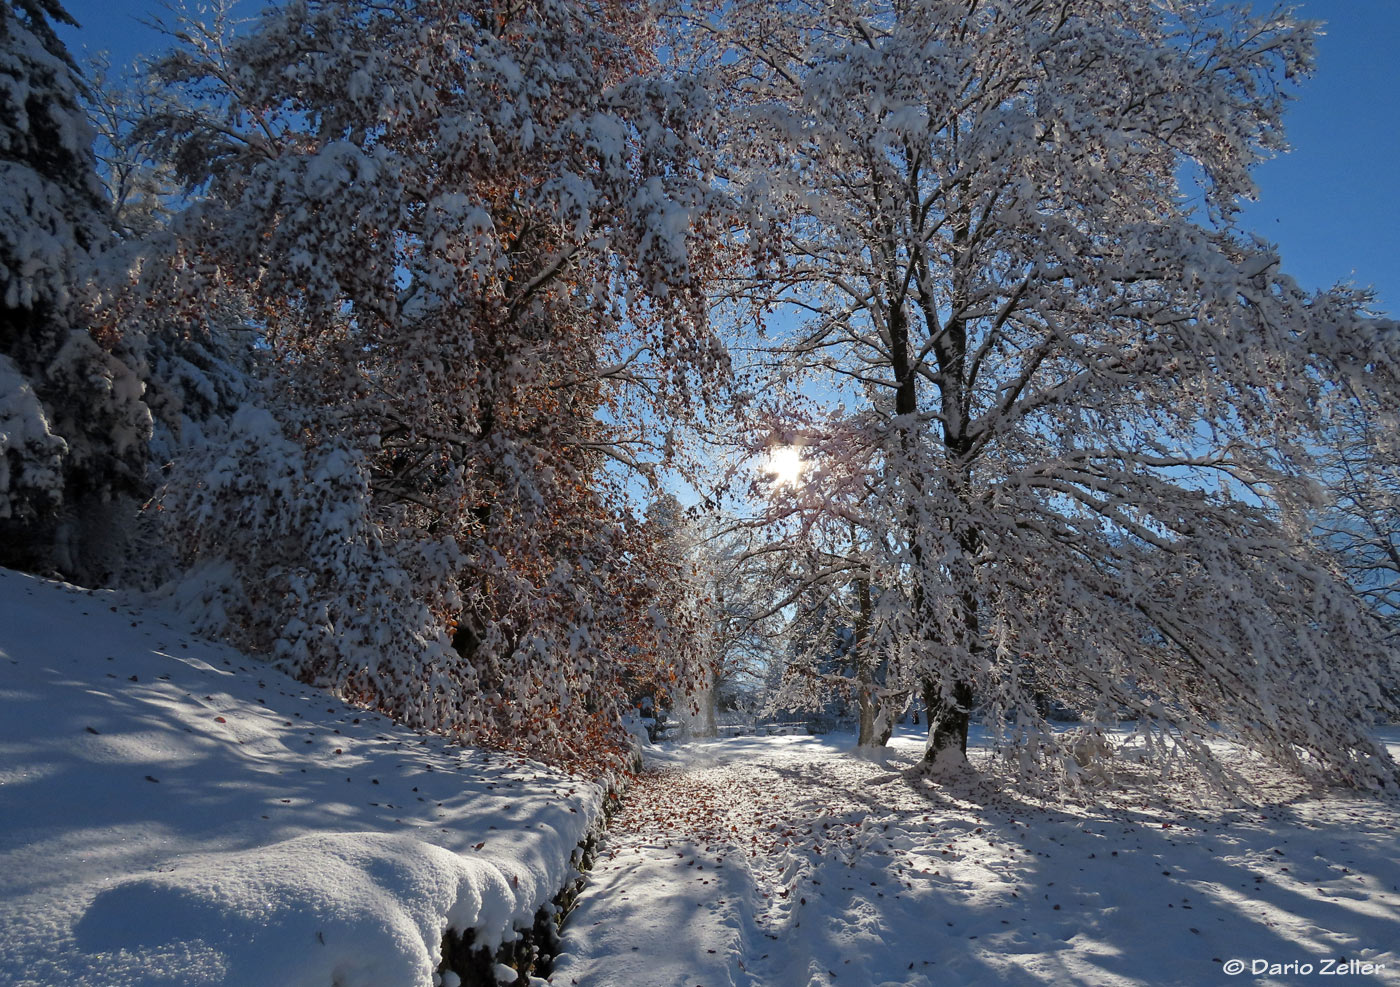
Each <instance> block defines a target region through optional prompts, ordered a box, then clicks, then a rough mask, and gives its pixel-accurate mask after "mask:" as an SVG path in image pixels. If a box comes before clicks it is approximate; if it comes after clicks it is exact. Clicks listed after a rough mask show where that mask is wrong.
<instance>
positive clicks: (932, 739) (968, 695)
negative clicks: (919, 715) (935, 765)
mask: <svg viewBox="0 0 1400 987" xmlns="http://www.w3.org/2000/svg"><path fill="white" fill-rule="evenodd" d="M923 694H924V705H925V706H927V707H928V748H927V749H926V750H925V751H924V760H925V761H927V762H930V763H931V762H933V761H936V760H938V756H939V755H940V754H942V753H943V752H944V751H947V750H951V749H952V748H954V747H956V748H957V749H958V751H959V752H960V753H961V754H963V755H964V756H966V755H967V728H968V724H969V722H970V714H971V711H972V686H971V684H969V683H967V682H961V681H959V682H954V683H953V689H952V696H951V697H949V698H944V696H943V690H942V688H941V686H940V685H939V683H937V682H934V681H930V680H925V682H924V684H923Z"/></svg>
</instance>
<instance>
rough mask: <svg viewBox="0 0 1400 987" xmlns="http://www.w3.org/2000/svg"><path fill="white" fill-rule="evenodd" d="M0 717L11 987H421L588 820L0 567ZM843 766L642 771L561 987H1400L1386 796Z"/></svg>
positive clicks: (577, 918) (838, 743) (731, 748)
mask: <svg viewBox="0 0 1400 987" xmlns="http://www.w3.org/2000/svg"><path fill="white" fill-rule="evenodd" d="M0 700H3V705H0V711H3V715H0V985H5V987H19V985H24V987H38V985H43V987H57V985H64V987H70V985H94V987H95V985H103V987H114V985H136V984H142V985H171V987H173V985H182V987H184V985H189V987H195V985H200V984H229V985H248V987H253V985H257V987H296V985H308V987H311V985H314V987H410V985H428V984H431V983H433V980H434V977H433V968H434V966H435V964H436V959H437V949H438V943H439V941H440V939H441V935H442V931H443V929H444V928H447V927H448V926H451V927H453V928H457V929H467V928H472V929H475V930H477V932H478V935H479V939H480V941H484V942H485V943H487V944H494V943H496V942H499V941H501V940H502V939H503V938H505V937H508V936H509V935H511V932H510V930H511V929H512V928H514V927H518V926H521V925H528V924H529V923H530V921H531V919H532V918H533V916H534V913H535V912H536V910H537V909H538V908H539V907H540V906H541V905H543V904H544V903H545V902H547V901H548V900H549V898H550V897H551V896H552V895H553V894H554V892H555V891H556V890H557V889H558V888H559V887H560V886H562V885H563V884H564V883H565V882H566V880H567V879H568V877H569V876H570V874H571V870H570V860H571V856H572V854H573V851H574V849H575V846H576V845H577V843H578V841H579V840H580V839H581V838H583V837H584V835H585V834H586V832H587V831H588V829H589V827H590V825H591V824H592V823H593V822H594V821H595V819H596V818H597V814H598V812H599V807H600V801H601V793H600V791H599V790H598V788H597V787H596V786H593V785H589V784H583V783H580V782H578V781H576V780H574V779H571V778H568V777H565V776H561V775H558V774H556V773H553V772H551V771H549V770H548V769H545V768H543V767H541V766H539V765H537V764H534V763H532V762H528V761H524V760H521V759H519V758H512V757H507V756H504V755H499V754H487V753H485V752H481V751H476V750H471V749H466V748H461V747H454V746H451V745H448V744H446V743H444V742H442V741H439V740H436V739H430V738H424V737H421V736H419V735H417V734H413V733H409V732H407V731H403V730H400V729H399V728H396V727H394V726H393V725H391V724H390V723H389V722H388V721H386V720H384V719H383V718H381V717H378V716H375V715H373V714H368V713H365V712H363V711H360V710H356V709H353V708H350V707H346V706H343V705H341V704H339V703H337V702H335V701H334V700H331V699H329V698H328V697H327V696H326V695H324V694H322V693H319V692H315V691H311V690H307V689H304V688H302V687H301V686H299V685H297V684H296V683H294V682H292V681H290V680H289V679H287V678H285V677H283V676H281V675H279V674H278V673H276V672H275V671H273V670H272V669H271V668H269V667H268V666H266V665H263V664H260V663H257V662H255V661H253V660H250V659H248V658H246V657H244V656H242V655H240V654H238V653H237V652H234V651H232V650H229V649H227V648H223V647H220V646H217V645H211V644H209V643H207V642H204V641H201V640H199V639H198V638H196V637H194V636H192V635H190V634H189V633H187V632H186V631H185V630H183V629H182V627H181V625H180V622H179V621H178V620H176V619H174V618H170V617H162V616H161V615H159V614H155V613H142V612H138V611H135V610H132V609H130V608H129V607H127V606H126V605H124V604H123V602H122V599H121V598H120V597H117V596H113V595H111V594H106V593H91V592H86V591H82V590H74V589H69V588H65V587H61V586H57V585H54V584H51V583H46V582H44V581H42V580H37V579H32V578H28V577H24V576H19V575H16V574H13V573H7V572H4V571H0ZM1392 739H1393V740H1397V739H1400V736H1393V737H1392ZM851 743H852V742H851V738H849V737H840V736H836V737H831V738H823V739H817V738H807V737H773V738H737V739H732V740H725V741H715V742H706V743H698V744H691V745H685V746H677V745H663V746H661V747H657V748H652V749H651V753H652V762H653V767H654V768H655V769H656V770H653V771H649V772H648V773H646V774H644V775H643V777H642V778H641V779H640V780H639V782H638V783H637V784H636V785H635V786H634V788H633V789H632V791H631V792H630V793H629V795H628V798H627V800H626V803H625V807H624V809H623V811H622V812H621V813H620V814H619V815H618V816H617V817H615V819H614V821H613V831H612V833H611V835H610V836H609V842H608V845H607V849H606V850H605V852H604V853H603V854H602V855H601V856H600V858H599V860H598V863H597V866H596V868H595V870H594V872H593V874H592V877H591V879H590V885H589V887H588V889H587V890H586V891H585V894H584V896H583V898H582V899H581V903H580V905H579V908H578V910H577V911H575V913H574V914H573V916H572V917H571V919H570V922H569V925H568V927H567V929H566V932H565V940H564V948H565V953H564V955H562V956H561V957H559V959H558V962H557V965H556V968H555V972H554V975H553V976H552V978H551V979H552V981H553V983H554V984H556V985H573V984H578V985H580V987H624V985H625V987H669V985H678V987H679V985H686V987H697V985H698V987H724V985H773V987H785V985H812V984H821V985H826V984H841V985H856V987H865V985H872V987H873V985H893V984H900V985H934V984H937V985H963V984H989V985H991V984H1002V983H1011V984H1037V985H1051V984H1067V983H1074V984H1095V985H1157V984H1190V985H1198V984H1217V983H1245V982H1248V983H1255V984H1260V983H1274V984H1298V983H1319V982H1320V983H1331V982H1335V981H1332V980H1320V979H1319V978H1322V977H1329V976H1333V975H1336V974H1337V973H1342V974H1343V975H1345V976H1347V978H1348V980H1349V981H1351V982H1361V983H1381V984H1389V985H1392V987H1400V828H1398V827H1400V803H1397V802H1396V801H1395V800H1393V799H1378V798H1368V797H1362V796H1356V795H1349V794H1346V793H1335V792H1334V793H1317V792H1308V791H1303V790H1301V789H1295V790H1292V791H1289V790H1288V789H1287V786H1276V787H1274V788H1271V789H1270V792H1271V797H1270V799H1269V800H1267V802H1266V804H1263V805H1256V806H1249V805H1245V804H1239V805H1224V804H1212V805H1209V806H1207V805H1202V806H1200V807H1198V808H1196V809H1192V810H1187V809H1183V808H1181V804H1180V803H1179V802H1178V803H1176V807H1172V806H1169V805H1167V804H1165V803H1157V802H1153V801H1149V800H1145V799H1142V798H1121V797H1120V798H1118V800H1117V802H1116V803H1115V804H1113V805H1112V806H1110V807H1103V806H1100V807H1085V806H1053V805H1047V804H1045V803H1041V802H1037V801H1035V800H1033V799H1030V798H1027V797H1021V796H1018V795H1017V794H1016V793H1014V792H1010V791H1007V790H1004V789H998V788H996V787H994V786H992V785H990V784H987V783H985V782H982V783H976V782H969V783H968V784H966V785H963V786H961V787H954V788H951V789H950V788H939V787H934V786H930V785H929V784H927V783H926V782H924V781H922V780H921V779H920V776H919V775H917V774H915V773H913V772H910V771H908V770H907V769H908V768H909V766H910V765H912V764H913V763H914V762H915V761H916V759H917V757H918V754H919V749H920V748H919V744H920V739H919V737H918V736H917V734H915V733H913V732H910V733H908V734H904V735H901V736H899V737H897V738H896V742H895V744H894V745H893V749H892V751H891V753H890V755H889V756H888V757H887V758H886V759H885V760H883V761H871V760H863V759H858V758H855V757H853V756H851V754H850V753H849V751H850V747H851ZM1339 960H1340V961H1343V962H1342V963H1340V964H1339V963H1338V962H1337V961H1339ZM1231 961H1235V962H1239V963H1242V964H1243V972H1242V973H1240V974H1238V975H1235V976H1231V975H1230V974H1231V970H1232V969H1233V968H1232V967H1229V966H1228V964H1229V963H1230V962H1231ZM1270 964H1276V965H1277V967H1276V968H1275V969H1274V971H1273V972H1270V970H1269V965H1270ZM1290 964H1291V966H1289V965H1290ZM1368 964H1369V966H1368ZM1378 967H1379V968H1380V969H1376V968H1378ZM1367 971H1369V972H1367Z"/></svg>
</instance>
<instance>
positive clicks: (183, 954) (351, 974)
mask: <svg viewBox="0 0 1400 987" xmlns="http://www.w3.org/2000/svg"><path fill="white" fill-rule="evenodd" d="M600 799H601V794H600V791H599V789H598V788H597V787H596V786H593V785H589V784H583V783H580V782H578V781H577V780H574V779H571V778H568V777H565V776H560V775H558V774H556V773H553V772H551V771H549V770H548V769H545V768H542V767H540V766H539V765H537V764H535V763H533V762H529V761H525V760H521V759H519V758H511V757H507V756H504V755H500V754H487V753H485V752H481V751H476V750H472V749H468V748H462V747H455V746H451V745H449V744H447V743H445V742H443V741H440V740H437V739H428V738H424V737H422V736H420V735H418V734H414V733H410V732H407V731H404V730H401V729H399V728H397V727H395V726H393V725H392V724H391V723H390V722H389V721H387V720H385V719H384V718H382V717H379V716H376V715H373V714H369V713H365V712H364V711H361V710H357V709H353V708H351V707H347V706H344V705H342V704H341V703H339V702H336V701H334V700H333V699H331V698H329V697H328V696H326V695H325V694H324V693H320V692H316V691H312V690H307V689H305V688H303V687H301V686H300V685H298V684H297V683H295V682H294V681H292V680H290V679H288V678H287V677H285V676H283V675H281V674H279V673H277V672H276V671H274V670H273V669H272V668H270V667H268V666H266V665H263V664H261V663H258V662H256V661H253V660H251V659H248V658H246V657H244V656H242V655H240V654H238V653H237V652H235V651H232V650H230V649H227V648H223V647H220V646H217V645H212V644H209V643H207V642H205V641H202V640H200V639H198V638H196V637H194V636H192V635H190V634H189V633H188V632H187V631H185V630H182V629H181V626H180V624H179V621H177V620H175V619H174V618H162V617H161V616H160V615H159V614H143V613H140V612H137V611H134V610H131V609H128V608H127V607H126V606H124V605H123V604H122V602H121V598H119V597H116V596H113V595H112V594H108V593H95V592H87V591H83V590H75V589H71V588H65V587H62V586H58V585H55V584H52V583H46V582H44V581H42V580H37V579H32V578H28V577H25V576H21V575H18V574H15V573H10V572H6V571H4V570H0V984H3V985H7V987H8V985H26V987H28V985H43V987H57V985H63V987H76V985H94V987H96V985H101V987H119V985H134V984H142V985H172V987H174V985H179V987H195V985H200V984H225V985H248V987H293V985H307V987H313V985H314V987H333V985H334V987H413V985H428V984H431V983H432V982H433V979H434V974H433V970H434V966H435V965H436V962H437V953H438V948H439V944H440V941H441V937H442V933H443V930H444V928H445V927H447V926H448V925H449V924H450V925H451V926H452V927H453V928H456V929H459V930H462V929H474V930H476V932H477V942H478V943H481V944H486V945H493V944H495V943H499V942H500V941H501V940H502V939H503V938H504V937H507V936H510V935H512V933H511V931H510V930H511V929H512V928H513V927H516V926H520V925H524V926H528V925H529V924H530V923H531V920H532V919H533V916H534V914H535V911H536V910H537V909H538V908H539V907H540V906H541V905H543V904H545V903H547V902H548V901H549V899H550V898H551V897H552V896H553V894H554V893H555V892H556V891H557V890H558V889H559V888H560V887H561V886H562V885H563V884H564V883H566V880H567V879H568V878H569V877H570V875H571V873H572V871H571V863H570V860H571V856H572V854H573V852H574V849H575V847H576V845H577V844H578V842H579V840H580V839H581V838H582V837H584V835H585V834H586V832H587V830H588V828H589V826H590V824H591V823H592V822H593V821H594V820H595V819H596V817H597V814H598V812H599V808H600Z"/></svg>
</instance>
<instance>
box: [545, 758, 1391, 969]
mask: <svg viewBox="0 0 1400 987" xmlns="http://www.w3.org/2000/svg"><path fill="white" fill-rule="evenodd" d="M915 753H916V748H915V747H913V746H912V744H910V743H909V742H907V741H906V743H905V744H904V745H903V747H902V749H901V750H900V751H899V752H898V753H896V754H895V755H894V756H893V757H892V758H891V759H890V760H889V762H888V763H887V764H877V763H871V762H869V761H865V760H859V759H856V758H853V757H851V756H849V755H848V754H846V753H844V752H843V747H842V746H841V745H840V744H839V743H828V742H823V741H820V740H816V739H813V738H769V739H745V740H731V741H718V742H712V743H706V744H698V745H692V746H690V747H687V748H680V749H677V750H676V751H675V752H673V753H672V754H671V755H669V759H670V761H671V764H670V765H669V766H667V767H664V768H663V769H662V770H661V771H659V772H656V773H650V774H648V775H647V776H645V777H644V778H643V780H642V781H641V782H640V783H639V784H638V785H637V786H636V787H635V788H634V789H633V791H632V792H631V793H630V794H629V797H628V800H627V803H626V807H625V809H624V810H623V811H622V812H621V813H620V814H619V815H618V816H617V817H615V819H614V821H613V825H612V828H611V834H610V837H609V844H608V847H607V850H606V851H605V852H604V853H603V854H601V855H600V857H599V860H598V864H597V867H596V870H595V873H594V875H593V877H592V880H591V885H590V887H589V889H588V891H587V892H586V893H585V894H584V896H583V898H582V899H581V901H580V905H579V908H578V910H577V911H576V912H575V913H574V915H573V916H572V917H571V919H570V924H569V927H568V930H567V931H566V935H565V943H564V949H565V953H564V955H562V956H561V957H560V959H559V961H558V963H557V965H556V967H555V973H554V975H553V977H552V981H553V983H555V984H558V985H572V984H575V983H576V984H579V985H582V987H594V985H597V987H607V985H619V987H620V985H624V984H626V985H641V987H668V985H678V987H679V985H687V987H724V985H748V984H754V985H757V984H763V985H809V984H843V985H844V984H849V985H857V987H859V985H889V984H904V985H932V984H939V985H944V984H989V985H990V984H1001V983H1013V984H1061V983H1083V984H1102V985H1113V984H1122V985H1128V984H1131V985H1140V984H1192V985H1199V984H1214V983H1244V982H1248V983H1253V984H1259V983H1308V982H1316V980H1315V978H1316V977H1318V976H1324V975H1325V974H1323V973H1322V972H1321V970H1322V969H1323V966H1324V963H1325V962H1326V961H1328V960H1330V961H1332V962H1334V963H1335V961H1336V960H1337V959H1344V960H1348V961H1352V963H1351V965H1350V966H1349V967H1348V968H1347V969H1348V973H1349V976H1348V979H1349V981H1351V982H1360V983H1385V984H1391V985H1400V952H1397V946H1400V935H1397V933H1400V831H1397V828H1396V827H1397V825H1400V806H1397V803H1396V802H1394V801H1377V800H1372V799H1364V798H1350V797H1343V798H1332V799H1329V800H1327V801H1316V800H1308V799H1302V800H1295V801H1292V802H1290V803H1286V804H1280V805H1276V806H1271V807H1267V808H1263V809H1259V808H1255V809H1244V808H1226V809H1219V810H1214V811H1212V812H1211V813H1209V814H1202V815H1190V814H1182V813H1180V812H1171V811H1168V810H1164V809H1161V808H1159V807H1146V806H1139V807H1133V808H1118V809H1114V810H1107V809H1051V808H1046V807H1043V806H1036V805H1031V804H1028V803H1026V802H1023V801H1018V800H1017V799H1016V798H1015V797H1013V796H1009V795H991V794H988V793H975V792H974V793H964V796H963V797H954V796H951V795H949V794H948V793H946V792H943V791H941V790H938V789H930V788H928V787H926V786H920V785H918V784H917V783H914V784H911V781H910V776H909V775H907V774H906V773H905V771H904V769H905V768H906V767H907V766H908V765H909V764H911V763H912V761H913V759H914V757H915ZM1235 959H1238V960H1242V961H1243V962H1244V963H1245V965H1246V966H1245V969H1246V972H1245V974H1244V975H1242V976H1239V977H1230V976H1227V975H1226V973H1225V972H1223V967H1224V965H1225V963H1226V961H1228V960H1235ZM1256 962H1258V963H1261V964H1268V963H1280V964H1284V963H1295V964H1306V963H1311V964H1312V966H1313V971H1312V973H1311V974H1308V973H1299V972H1297V971H1299V970H1301V967H1295V971H1294V972H1293V973H1283V974H1275V975H1273V976H1270V975H1269V974H1268V972H1267V970H1266V969H1263V968H1262V967H1261V968H1260V973H1259V975H1257V976H1256V975H1254V974H1253V973H1252V972H1251V967H1252V966H1253V965H1254V964H1255V963H1256ZM1361 962H1367V963H1371V964H1376V965H1384V967H1385V969H1380V970H1376V971H1373V972H1372V973H1370V974H1366V973H1359V972H1358V971H1359V970H1361V969H1364V968H1362V967H1360V966H1359V964H1360V963H1361ZM1323 982H1324V983H1326V982H1335V981H1323Z"/></svg>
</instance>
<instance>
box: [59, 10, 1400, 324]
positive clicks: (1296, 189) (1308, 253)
mask: <svg viewBox="0 0 1400 987" xmlns="http://www.w3.org/2000/svg"><path fill="white" fill-rule="evenodd" d="M64 2H65V5H66V7H67V9H68V10H69V12H70V13H72V14H73V16H74V17H75V18H76V19H77V20H78V21H79V22H80V23H81V24H82V25H83V29H82V30H81V31H68V32H65V39H66V40H67V41H68V43H69V45H70V46H72V47H73V48H74V50H75V53H77V54H79V55H80V54H81V49H82V48H83V47H86V48H88V49H90V50H100V49H103V48H106V49H109V50H110V51H111V53H112V57H113V60H114V61H115V62H117V63H123V62H126V61H129V60H130V59H131V58H132V57H134V56H135V55H137V54H138V53H141V52H143V51H151V50H153V49H157V48H159V47H160V46H161V44H162V39H161V37H160V36H159V35H157V34H155V33H154V32H152V31H150V30H149V29H147V28H144V27H142V25H141V24H140V18H142V17H150V16H152V15H153V14H159V13H161V12H162V10H163V8H162V6H161V5H160V3H159V2H158V0H64ZM1261 6H1262V5H1261ZM1297 6H1298V8H1299V10H1300V11H1301V13H1302V15H1303V16H1305V17H1308V18H1312V19H1316V20H1322V21H1326V22H1327V26H1326V28H1325V30H1326V35H1325V36H1324V37H1323V38H1322V39H1321V41H1320V44H1319V48H1318V67H1317V74H1316V75H1315V76H1314V77H1313V78H1312V79H1311V80H1309V81H1308V82H1307V83H1306V84H1305V85H1304V87H1303V89H1302V91H1301V94H1300V96H1299V99H1298V100H1297V101H1296V102H1295V103H1294V104H1293V106H1292V108H1291V109H1290V110H1289V113H1288V117H1287V126H1288V134H1289V140H1290V142H1291V143H1292V145H1293V150H1292V151H1291V152H1290V153H1289V154H1287V155H1284V156H1282V157H1280V158H1278V159H1275V160H1273V161H1269V162H1266V163H1265V164H1264V165H1262V166H1261V167H1260V169H1259V170H1258V172H1257V178H1258V182H1259V189H1260V195H1259V200H1258V201H1257V202H1255V203H1252V204H1250V205H1249V206H1248V208H1247V209H1246V210H1245V213H1244V220H1243V225H1244V226H1245V227H1246V228H1249V229H1251V230H1253V231H1254V232H1256V233H1259V234H1260V235H1262V236H1264V237H1265V238H1267V239H1269V240H1271V241H1273V242H1274V243H1276V244H1278V245H1279V248H1280V250H1281V252H1282V255H1283V262H1284V269H1285V270H1286V271H1288V272H1289V273H1291V274H1292V275H1293V276H1294V277H1296V278H1297V279H1298V280H1299V281H1300V282H1301V283H1302V284H1303V286H1304V287H1306V288H1323V287H1327V286H1329V285H1331V284H1334V283H1336V282H1338V281H1355V282H1356V283H1358V284H1362V285H1371V286H1373V287H1374V288H1375V289H1376V290H1377V292H1378V294H1379V296H1380V307H1381V308H1382V309H1384V310H1386V311H1388V312H1389V313H1391V314H1392V315H1397V314H1400V188H1398V187H1397V186H1400V180H1397V175H1400V73H1397V72H1396V71H1395V68H1394V65H1395V60H1396V52H1400V0H1305V2H1302V3H1298V4H1297ZM260 7H261V4H260V3H258V2H257V0H251V2H247V9H248V10H249V11H250V12H251V11H256V10H258V9H260Z"/></svg>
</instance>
